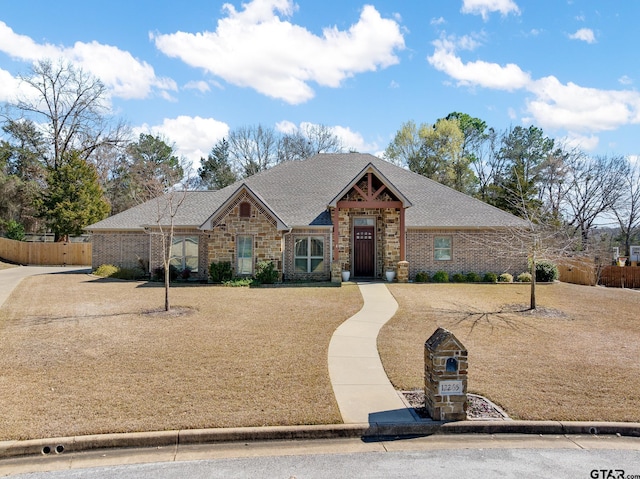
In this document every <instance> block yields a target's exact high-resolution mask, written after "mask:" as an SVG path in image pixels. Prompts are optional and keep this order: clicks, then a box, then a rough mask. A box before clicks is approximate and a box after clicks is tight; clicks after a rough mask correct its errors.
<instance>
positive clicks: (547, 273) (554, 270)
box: [536, 261, 558, 283]
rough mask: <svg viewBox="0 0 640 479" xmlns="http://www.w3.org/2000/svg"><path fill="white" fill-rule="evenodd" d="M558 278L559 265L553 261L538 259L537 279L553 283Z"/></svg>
mask: <svg viewBox="0 0 640 479" xmlns="http://www.w3.org/2000/svg"><path fill="white" fill-rule="evenodd" d="M556 279H558V267H557V266H556V265H555V264H553V263H552V262H551V261H538V262H537V263H536V281H540V282H543V283H551V282H553V281H555V280H556Z"/></svg>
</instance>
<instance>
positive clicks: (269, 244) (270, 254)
mask: <svg viewBox="0 0 640 479" xmlns="http://www.w3.org/2000/svg"><path fill="white" fill-rule="evenodd" d="M242 202H249V203H250V204H251V212H250V215H249V217H242V216H240V203H242ZM213 223H214V225H213V229H212V230H211V231H208V232H207V235H206V238H207V239H206V242H207V248H206V258H207V260H206V262H207V265H209V264H210V263H212V262H213V261H216V262H220V261H229V262H230V263H231V266H232V268H233V271H234V274H235V271H236V269H237V242H236V241H237V240H236V238H237V236H238V235H247V236H252V237H253V259H254V263H253V271H254V273H255V267H256V264H257V263H258V262H259V261H272V262H273V263H274V264H275V266H276V269H277V270H278V273H279V275H280V276H282V243H283V232H282V231H278V229H277V227H276V222H275V220H274V218H272V217H271V216H270V215H269V214H268V213H267V212H266V211H264V209H263V208H262V207H261V206H260V205H259V204H258V203H257V202H255V201H254V200H253V198H251V197H250V196H249V195H246V194H241V195H239V196H238V198H236V200H235V201H234V202H233V203H232V204H230V205H229V208H228V209H227V211H226V212H225V214H224V215H222V216H220V217H219V218H216V219H214V220H213ZM207 268H208V266H207Z"/></svg>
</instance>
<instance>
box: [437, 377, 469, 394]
mask: <svg viewBox="0 0 640 479" xmlns="http://www.w3.org/2000/svg"><path fill="white" fill-rule="evenodd" d="M462 389H463V388H462V381H440V385H439V386H438V394H439V395H440V396H455V395H458V394H464V393H463V391H462Z"/></svg>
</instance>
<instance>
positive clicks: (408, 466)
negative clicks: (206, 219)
mask: <svg viewBox="0 0 640 479" xmlns="http://www.w3.org/2000/svg"><path fill="white" fill-rule="evenodd" d="M55 469H58V470H55ZM616 470H617V471H624V473H623V476H622V477H624V478H627V479H640V438H629V437H615V436H604V437H597V436H596V437H592V436H536V435H459V436H456V435H451V436H430V437H426V438H415V439H404V440H395V441H394V440H388V441H377V442H369V443H366V442H363V441H361V440H358V439H342V440H315V441H283V442H277V441H276V442H264V443H246V444H238V443H235V444H216V445H200V446H188V447H185V446H182V447H180V448H179V451H178V450H177V449H176V448H163V450H160V449H154V450H128V451H126V450H125V451H123V450H113V451H94V452H91V453H78V454H74V455H68V456H66V455H65V454H64V453H63V454H61V455H59V456H57V457H32V458H22V459H12V460H5V461H1V462H0V475H7V474H18V475H16V476H12V477H20V478H25V479H26V478H29V479H60V478H95V479H107V478H108V479H112V478H123V479H125V478H126V479H138V478H149V477H153V478H157V479H169V478H187V477H188V478H190V479H191V478H193V479H199V478H284V479H291V478H295V479H302V478H317V479H324V478H327V479H328V478H331V479H334V478H341V477H345V478H396V477H397V478H410V477H416V478H456V479H459V478H474V479H481V478H487V479H488V478H491V479H494V478H578V479H580V478H585V479H589V478H603V477H621V476H620V472H615V471H616ZM28 471H52V472H37V473H34V474H23V473H25V472H28ZM594 471H595V472H594ZM603 471H604V472H603ZM609 471H613V472H611V474H610V473H609Z"/></svg>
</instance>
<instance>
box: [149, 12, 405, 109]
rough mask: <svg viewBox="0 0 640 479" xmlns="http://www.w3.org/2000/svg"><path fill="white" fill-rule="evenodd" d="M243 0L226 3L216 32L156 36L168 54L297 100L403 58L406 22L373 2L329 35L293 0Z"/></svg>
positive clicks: (233, 81)
mask: <svg viewBox="0 0 640 479" xmlns="http://www.w3.org/2000/svg"><path fill="white" fill-rule="evenodd" d="M242 6H243V10H241V11H236V9H235V8H234V7H233V6H232V5H230V4H226V5H225V6H224V9H225V13H226V16H225V17H224V18H222V19H220V20H218V24H217V28H216V31H215V32H208V31H205V32H199V33H186V32H176V33H172V34H166V35H163V34H156V35H152V37H153V40H154V41H155V44H156V47H157V48H158V49H159V50H160V51H162V52H163V53H164V54H165V55H168V56H170V57H175V58H180V59H181V60H182V61H183V62H185V63H187V64H189V65H191V66H193V67H197V68H202V69H204V70H206V71H207V72H210V73H212V74H214V75H216V76H218V77H221V78H223V79H224V80H225V81H227V82H228V83H231V84H233V85H236V86H240V87H249V88H253V89H255V90H256V91H258V92H260V93H262V94H264V95H267V96H270V97H273V98H279V99H282V100H284V101H286V102H288V103H290V104H299V103H303V102H305V101H308V100H309V99H311V98H312V97H313V96H314V91H313V89H312V87H311V86H310V84H311V83H316V84H318V85H321V86H328V87H333V88H335V87H339V86H340V85H341V83H342V82H343V81H344V80H345V79H346V78H349V77H352V76H354V75H355V74H357V73H362V72H367V71H376V70H377V69H379V68H386V67H388V66H390V65H393V64H396V63H398V61H399V60H398V57H397V56H396V54H395V51H396V50H401V49H403V48H404V38H403V36H402V34H401V32H400V27H399V25H398V23H397V22H396V21H395V20H392V19H384V18H382V17H381V16H380V14H379V13H378V11H377V10H376V9H375V8H374V7H373V6H371V5H366V6H365V7H364V8H363V9H362V12H361V14H360V18H359V20H358V22H357V23H355V24H353V25H352V26H351V27H350V28H349V29H348V30H342V31H341V30H338V29H337V28H336V27H327V28H325V29H324V30H323V32H322V36H317V35H314V34H313V33H311V32H310V31H308V30H307V29H305V28H304V27H302V26H299V25H295V24H293V23H291V22H289V21H287V20H286V19H283V18H286V17H289V16H291V15H292V14H293V11H294V10H295V5H294V3H293V1H292V0H253V1H251V2H248V3H245V4H243V5H242ZM292 46H295V48H292Z"/></svg>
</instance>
